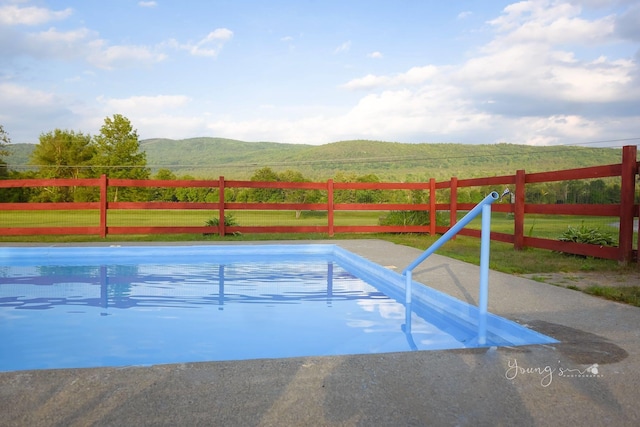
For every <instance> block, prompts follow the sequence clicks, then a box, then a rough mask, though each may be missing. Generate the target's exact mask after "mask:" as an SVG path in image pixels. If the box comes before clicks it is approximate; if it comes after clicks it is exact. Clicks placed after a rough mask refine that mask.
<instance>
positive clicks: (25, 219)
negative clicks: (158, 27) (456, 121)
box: [0, 210, 637, 242]
mask: <svg viewBox="0 0 640 427" xmlns="http://www.w3.org/2000/svg"><path fill="white" fill-rule="evenodd" d="M226 212H227V215H229V214H231V215H233V217H234V218H235V220H236V223H237V225H240V226H274V225H280V226H296V225H297V226H322V225H326V224H327V216H326V213H324V212H306V211H305V212H302V215H301V217H300V218H296V215H295V212H294V211H226ZM385 213H386V212H384V211H353V212H336V213H335V217H334V225H378V220H379V218H380V217H381V216H384V215H385ZM464 215H465V213H464V212H460V213H459V214H458V218H462V217H463V216H464ZM217 217H218V212H217V211H196V210H118V211H112V212H109V214H108V217H107V223H108V226H111V227H113V226H143V227H145V226H146V227H148V226H203V225H205V222H206V221H207V220H208V219H211V218H217ZM617 221H618V218H616V217H612V218H609V217H591V216H567V215H554V216H550V215H526V217H525V223H524V234H525V236H530V237H541V238H548V239H556V238H558V237H559V236H560V235H561V234H562V233H563V232H564V231H566V229H567V227H568V226H574V227H578V226H580V225H582V224H584V225H585V226H587V227H590V228H598V229H600V230H602V231H607V232H610V233H611V234H612V235H613V236H614V238H615V239H616V240H617V237H618V235H617V233H618V228H617V225H616V224H617ZM0 224H2V226H3V227H72V226H79V227H82V226H89V227H95V226H98V225H99V224H100V216H99V212H98V211H97V210H85V211H73V210H58V211H0ZM480 224H481V220H480V217H478V218H476V219H475V220H473V221H472V222H471V223H470V224H469V225H468V227H469V228H474V229H480ZM513 227H514V221H513V218H511V217H509V216H508V215H507V214H505V213H499V212H493V214H492V219H491V230H492V231H497V232H501V233H507V234H513ZM634 240H635V241H636V242H637V235H636V238H635V239H634Z"/></svg>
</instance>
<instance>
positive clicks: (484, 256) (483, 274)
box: [402, 189, 509, 344]
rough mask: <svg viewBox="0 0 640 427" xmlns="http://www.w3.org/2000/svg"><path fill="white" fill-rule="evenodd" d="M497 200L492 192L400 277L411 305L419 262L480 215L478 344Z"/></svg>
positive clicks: (483, 319)
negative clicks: (415, 271) (404, 280)
mask: <svg viewBox="0 0 640 427" xmlns="http://www.w3.org/2000/svg"><path fill="white" fill-rule="evenodd" d="M508 193H509V190H508V189H507V190H505V192H504V193H503V194H502V196H503V197H504V196H505V195H506V194H508ZM499 198H500V196H499V195H498V193H497V192H495V191H492V192H491V193H490V194H489V195H488V196H487V197H485V198H484V199H483V200H482V201H481V202H480V203H478V204H477V205H476V206H475V207H474V208H473V209H472V210H470V211H469V212H468V213H467V214H466V215H465V216H464V217H463V218H462V219H461V220H460V221H459V222H457V223H456V224H455V225H454V226H453V227H451V228H450V229H449V230H448V231H447V232H446V233H444V234H443V235H442V236H441V237H440V238H439V239H438V240H436V241H435V242H434V243H433V244H432V245H431V246H429V247H428V248H427V250H425V251H424V252H423V253H422V255H420V256H419V257H418V258H416V260H415V261H413V262H412V263H411V264H409V266H408V267H407V268H405V269H404V270H403V271H402V275H403V276H406V287H405V292H406V293H405V302H406V303H407V304H411V283H412V278H411V276H412V273H413V269H415V268H416V267H417V266H418V265H419V264H420V263H421V262H423V261H424V260H425V259H427V257H428V256H429V255H431V254H433V253H434V252H435V251H436V250H438V249H439V248H440V247H441V246H442V245H443V244H445V243H446V242H447V241H449V240H450V239H451V238H452V237H453V236H454V235H456V234H457V233H458V232H459V231H460V230H462V229H463V228H464V226H465V225H467V224H468V223H469V222H471V221H472V220H473V219H474V218H475V217H477V216H478V215H479V214H480V213H482V227H481V235H480V295H479V298H478V310H479V319H478V320H479V322H478V323H479V324H478V328H479V334H478V344H485V342H486V317H487V316H486V315H487V306H488V301H489V246H490V245H489V244H490V243H491V204H492V203H493V202H495V201H496V200H498V199H499Z"/></svg>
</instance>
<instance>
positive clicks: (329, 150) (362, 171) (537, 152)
mask: <svg viewBox="0 0 640 427" xmlns="http://www.w3.org/2000/svg"><path fill="white" fill-rule="evenodd" d="M34 147H35V145H31V144H12V145H9V146H8V148H9V150H10V151H11V155H10V156H9V157H7V158H6V161H7V163H8V164H9V169H15V170H24V168H25V166H26V165H27V164H28V161H29V155H30V153H31V152H32V150H33V148H34ZM140 149H141V151H144V152H146V156H147V166H148V167H149V168H150V169H151V171H152V173H153V174H155V173H156V172H157V171H158V170H160V169H167V170H170V171H171V172H173V173H174V174H175V175H177V176H184V175H188V176H191V177H195V178H217V177H218V176H221V175H222V176H225V178H227V179H249V178H250V177H251V176H252V175H253V174H254V172H255V171H256V170H258V169H260V168H263V167H269V168H271V169H273V170H274V171H277V172H282V171H285V170H294V171H299V172H301V173H302V174H303V175H304V176H305V177H306V178H307V179H313V180H326V179H328V178H333V177H335V176H336V174H340V173H342V174H355V175H366V174H375V175H376V176H378V177H379V178H380V179H381V180H386V181H390V180H400V181H404V180H412V181H415V180H425V179H428V178H431V177H434V178H436V179H438V180H443V179H448V178H450V177H451V176H457V177H458V178H472V177H480V176H492V175H506V174H512V173H514V172H515V171H516V170H518V169H525V170H526V171H527V172H542V171H549V170H562V169H571V168H578V167H586V166H596V165H604V164H613V163H620V161H621V150H620V149H611V148H584V147H534V146H524V145H514V144H482V145H462V144H453V143H451V144H443V143H438V144H429V143H424V144H404V143H394V142H380V141H342V142H335V143H331V144H326V145H319V146H313V145H302V144H281V143H274V142H245V141H237V140H231V139H222V138H192V139H184V140H171V139H147V140H142V141H140Z"/></svg>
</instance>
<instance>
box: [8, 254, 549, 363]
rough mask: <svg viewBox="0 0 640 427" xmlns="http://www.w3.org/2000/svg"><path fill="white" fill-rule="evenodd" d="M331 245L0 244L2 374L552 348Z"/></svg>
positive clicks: (534, 334) (526, 332) (539, 338)
mask: <svg viewBox="0 0 640 427" xmlns="http://www.w3.org/2000/svg"><path fill="white" fill-rule="evenodd" d="M404 300H405V294H404V277H403V276H401V275H399V274H397V273H395V272H394V271H391V270H389V269H386V268H383V267H381V266H379V265H377V264H374V263H371V262H370V261H368V260H365V259H363V258H361V257H359V256H357V255H355V254H352V253H350V252H348V251H346V250H344V249H342V248H340V247H338V246H335V245H251V246H226V245H225V246H153V247H151V246H147V247H136V246H128V247H82V248H53V247H50V248H42V247H39V248H0V342H1V345H0V371H15V370H26V369H52V368H79V367H99V366H127V365H153V364H162V363H181V362H198V361H220V360H242V359H256V358H281V357H295V356H320V355H341V354H363V353H382V352H398V351H416V350H436V349H454V348H470V347H478V346H502V345H523V344H542V343H551V342H555V340H553V339H551V338H549V337H546V336H544V335H541V334H538V333H537V332H535V331H532V330H529V329H526V328H524V327H522V326H520V325H518V324H516V323H514V322H511V321H508V320H506V319H503V318H500V317H498V316H494V315H491V314H489V315H488V316H487V318H486V319H484V322H483V324H485V323H486V338H487V341H486V343H484V344H482V345H479V344H478V337H479V322H478V316H479V315H478V310H477V309H476V308H475V307H473V306H471V305H469V304H466V303H464V302H462V301H459V300H456V299H454V298H452V297H450V296H448V295H445V294H442V293H440V292H438V291H435V290H433V289H431V288H428V287H426V286H423V285H418V284H416V285H415V286H413V297H412V302H411V303H410V304H406V303H404Z"/></svg>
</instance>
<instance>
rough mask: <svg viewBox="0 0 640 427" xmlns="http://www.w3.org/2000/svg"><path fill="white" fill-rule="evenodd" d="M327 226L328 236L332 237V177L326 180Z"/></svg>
mask: <svg viewBox="0 0 640 427" xmlns="http://www.w3.org/2000/svg"><path fill="white" fill-rule="evenodd" d="M327 227H328V232H329V237H333V233H334V232H333V179H329V180H328V181H327Z"/></svg>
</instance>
